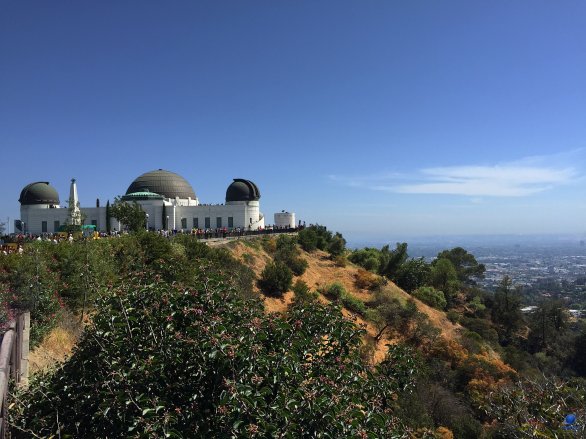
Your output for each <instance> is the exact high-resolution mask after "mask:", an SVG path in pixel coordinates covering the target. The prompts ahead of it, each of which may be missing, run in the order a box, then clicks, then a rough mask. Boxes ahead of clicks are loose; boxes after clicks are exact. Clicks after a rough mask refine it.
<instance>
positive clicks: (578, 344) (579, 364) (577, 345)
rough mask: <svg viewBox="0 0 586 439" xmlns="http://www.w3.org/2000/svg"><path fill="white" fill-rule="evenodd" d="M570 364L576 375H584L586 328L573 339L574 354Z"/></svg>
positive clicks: (585, 365) (585, 374)
mask: <svg viewBox="0 0 586 439" xmlns="http://www.w3.org/2000/svg"><path fill="white" fill-rule="evenodd" d="M570 366H571V367H572V368H573V369H574V371H575V372H576V373H577V374H578V375H580V376H582V377H586V328H583V329H582V331H581V332H580V334H579V335H578V336H577V337H576V339H575V340H574V355H573V357H572V358H571V361H570Z"/></svg>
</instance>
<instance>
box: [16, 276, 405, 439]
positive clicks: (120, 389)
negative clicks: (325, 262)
mask: <svg viewBox="0 0 586 439" xmlns="http://www.w3.org/2000/svg"><path fill="white" fill-rule="evenodd" d="M197 271H198V272H197V273H196V274H194V280H193V281H192V282H191V283H190V284H189V286H183V287H180V286H179V285H177V284H171V283H166V282H164V281H163V280H162V279H160V276H159V278H158V279H156V281H155V279H153V278H152V277H151V276H144V277H142V278H141V277H140V276H135V277H134V279H133V280H132V281H129V283H124V284H122V285H121V286H120V287H119V288H117V289H116V290H115V291H112V292H110V293H109V294H107V295H105V296H104V297H102V298H101V299H100V300H99V302H98V304H97V309H98V310H99V311H98V312H97V314H96V315H95V316H94V319H93V324H92V326H91V327H89V328H88V329H87V330H86V332H85V334H84V336H83V337H82V339H81V341H80V342H79V344H78V347H77V349H76V351H75V352H74V355H73V357H72V358H71V359H70V360H69V361H68V362H67V363H65V364H64V365H63V366H62V367H61V368H60V369H59V370H57V371H55V372H54V373H53V374H52V375H45V376H41V377H39V378H38V379H37V380H36V381H35V382H34V383H33V384H32V385H31V386H30V388H29V389H28V390H25V391H24V393H23V394H22V395H20V396H19V397H18V398H17V399H16V401H17V405H15V406H14V408H13V409H14V412H13V413H17V412H18V414H17V415H16V419H13V423H14V424H15V425H16V428H15V433H16V434H17V436H18V437H32V436H33V433H34V435H38V436H41V437H49V436H51V435H54V436H55V437H57V435H59V434H60V435H61V437H67V435H69V437H110V438H112V437H255V436H256V437H331V438H341V437H372V438H374V437H394V436H400V435H401V434H402V432H404V431H405V429H406V428H405V427H404V426H403V425H401V424H400V422H399V420H398V419H397V418H396V417H394V416H393V415H392V413H393V404H394V403H395V402H394V401H395V399H396V395H397V393H398V392H402V391H404V390H405V389H406V388H409V387H412V386H413V382H412V380H413V376H414V374H415V372H416V368H415V367H413V366H411V364H412V361H410V360H408V359H407V358H406V352H404V351H403V350H398V349H393V350H391V351H390V352H391V354H390V356H389V358H388V360H387V361H385V362H383V364H382V365H381V366H380V367H379V368H378V369H372V368H369V367H367V366H366V365H365V364H364V363H363V362H362V360H361V358H360V346H361V336H362V330H361V329H359V328H358V327H356V326H355V325H354V324H353V323H352V322H351V321H349V320H346V319H344V318H343V317H342V315H341V313H340V309H339V308H337V307H333V306H324V305H321V304H317V303H300V304H298V305H296V306H293V307H292V309H291V310H290V311H289V313H288V314H287V315H286V316H280V315H274V314H269V315H267V314H265V313H264V312H263V310H262V305H261V302H259V301H258V300H256V299H244V298H243V297H242V296H241V295H240V294H239V293H238V292H237V290H236V289H235V288H234V287H233V285H232V284H231V283H229V282H228V281H227V278H226V277H225V276H222V275H220V274H218V273H217V272H216V271H215V270H214V269H212V268H209V267H208V268H201V267H200V268H199V269H198V270H197ZM393 353H397V355H398V358H397V359H394V358H392V357H393ZM394 364H398V365H401V364H403V365H404V364H409V367H400V366H398V367H394V366H393V365H394ZM13 416H15V415H14V414H13Z"/></svg>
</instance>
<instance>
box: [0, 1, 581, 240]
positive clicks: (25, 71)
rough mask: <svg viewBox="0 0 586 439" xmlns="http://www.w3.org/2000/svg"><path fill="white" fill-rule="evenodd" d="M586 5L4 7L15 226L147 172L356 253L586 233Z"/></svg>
mask: <svg viewBox="0 0 586 439" xmlns="http://www.w3.org/2000/svg"><path fill="white" fill-rule="evenodd" d="M585 18H586V3H585V2H583V1H564V2H552V1H537V0H530V1H529V0H528V1H515V2H511V1H504V0H503V1H495V2H471V1H468V0H466V1H444V0H442V1H441V2H439V1H438V2H432V1H408V2H407V1H386V0H385V1H382V0H381V1H374V0H373V1H342V0H335V1H334V0H332V1H316V0H310V1H295V2H279V1H241V0H238V1H205V2H204V1H201V2H197V1H192V0H190V1H173V2H162V1H145V0H140V1H138V0H136V1H130V0H128V1H118V0H117V1H113V0H112V1H99V2H97V1H85V2H80V1H60V2H53V1H26V0H4V1H3V2H1V3H0V151H1V154H2V167H1V172H0V219H2V220H3V221H5V220H6V217H8V216H10V217H11V221H12V219H14V218H15V217H17V216H18V212H19V205H18V202H17V199H18V195H19V192H20V190H21V189H22V187H23V186H25V185H26V184H28V183H30V182H32V181H38V180H41V181H49V182H50V183H51V184H52V185H54V186H55V187H56V188H57V189H58V191H59V192H60V195H61V198H62V202H64V201H65V200H66V198H67V194H68V184H69V180H70V178H72V177H75V178H77V180H78V189H79V194H80V198H81V202H82V205H89V206H92V205H94V203H95V199H96V198H98V197H99V198H100V199H101V200H102V202H103V203H104V202H105V201H106V199H110V200H113V199H114V197H115V196H116V195H120V194H123V193H124V192H125V191H126V188H127V187H128V185H129V184H130V182H131V181H132V180H133V179H134V178H135V177H137V176H138V175H140V174H142V173H143V172H146V171H149V170H152V169H157V168H164V169H168V170H171V171H174V172H177V173H179V174H181V175H182V176H184V177H185V178H186V179H187V180H189V181H190V182H191V183H192V185H193V187H194V188H195V191H196V193H197V195H198V196H199V198H200V200H201V201H202V202H209V203H214V202H222V201H223V198H224V195H225V190H226V187H227V186H228V184H229V183H230V182H231V179H232V178H233V177H242V178H249V179H252V180H254V181H255V182H256V183H257V184H258V185H259V187H260V190H261V193H262V198H261V207H262V211H263V212H264V213H265V215H267V217H268V218H269V222H271V220H270V218H272V214H273V213H274V212H275V211H280V210H281V209H287V210H293V211H295V212H296V213H297V215H298V218H300V219H302V220H305V221H307V223H310V222H311V223H313V222H318V223H322V224H326V225H328V226H329V227H330V228H332V229H334V230H340V231H342V232H343V233H344V234H345V235H347V236H348V237H349V238H350V239H353V240H357V239H362V238H364V237H366V236H370V235H373V234H376V235H377V236H380V235H384V236H392V237H393V238H394V239H401V238H402V237H403V236H405V237H407V236H415V235H426V234H434V235H439V234H468V233H470V234H492V233H563V232H567V233H578V234H583V233H584V232H586V223H585V219H586V191H585V190H584V189H585V180H584V175H585V159H586V26H585V24H584V23H585Z"/></svg>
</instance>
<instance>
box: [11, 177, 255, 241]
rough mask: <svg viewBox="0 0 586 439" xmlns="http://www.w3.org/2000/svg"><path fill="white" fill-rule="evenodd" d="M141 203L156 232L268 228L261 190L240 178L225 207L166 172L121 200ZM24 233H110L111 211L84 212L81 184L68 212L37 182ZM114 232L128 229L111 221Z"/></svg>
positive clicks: (25, 194) (28, 198) (142, 180)
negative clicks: (89, 228) (205, 200)
mask: <svg viewBox="0 0 586 439" xmlns="http://www.w3.org/2000/svg"><path fill="white" fill-rule="evenodd" d="M121 199H122V200H123V201H126V202H137V203H138V204H140V206H141V208H142V209H143V210H144V211H145V216H146V218H145V219H146V223H147V224H148V228H149V229H151V230H161V229H164V230H182V231H188V230H192V229H216V228H227V229H229V230H231V229H235V228H240V229H244V230H258V229H262V228H264V226H265V219H264V215H263V214H262V213H261V212H260V204H259V200H260V191H259V189H258V187H257V186H256V184H254V183H253V182H252V181H250V180H245V179H241V178H236V179H234V181H233V182H232V183H231V184H230V185H229V186H228V189H227V190H226V198H225V202H224V203H222V204H201V203H200V202H199V199H198V198H197V196H196V195H195V191H194V190H193V188H192V186H191V185H190V184H189V182H187V180H185V179H184V178H183V177H181V176H180V175H178V174H175V173H173V172H170V171H165V170H163V169H158V170H155V171H150V172H147V173H145V174H142V175H140V176H139V177H137V178H136V179H135V180H134V181H133V182H132V183H131V184H130V186H129V187H128V189H127V190H126V194H125V195H124V196H122V197H121ZM19 202H20V220H17V221H16V222H15V231H16V232H20V233H33V234H42V233H55V232H57V231H58V230H59V228H60V227H61V226H63V225H66V224H80V223H81V222H83V223H84V224H93V225H95V226H96V229H97V230H98V231H106V230H108V227H107V224H106V221H107V216H108V215H107V212H106V210H107V208H106V206H96V207H81V206H79V201H78V199H77V184H76V181H75V180H72V181H71V189H70V194H69V199H68V207H63V206H61V204H60V199H59V194H58V193H57V191H56V190H55V188H53V187H52V186H51V185H50V184H49V183H48V182H35V183H31V184H29V185H27V186H25V188H24V189H23V190H22V191H21V193H20V198H19ZM109 229H110V230H117V231H120V230H124V224H121V223H120V222H119V221H118V220H117V219H115V218H110V227H109Z"/></svg>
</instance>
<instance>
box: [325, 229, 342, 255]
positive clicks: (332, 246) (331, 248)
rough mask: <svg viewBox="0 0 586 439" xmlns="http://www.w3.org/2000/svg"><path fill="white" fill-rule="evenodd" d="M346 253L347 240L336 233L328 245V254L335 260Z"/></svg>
mask: <svg viewBox="0 0 586 439" xmlns="http://www.w3.org/2000/svg"><path fill="white" fill-rule="evenodd" d="M345 251H346V240H345V239H344V237H343V236H342V235H341V234H340V233H336V234H335V235H334V236H333V237H332V238H331V240H330V242H329V243H328V253H329V254H330V255H331V256H332V257H333V258H335V257H336V256H341V255H343V254H344V252H345Z"/></svg>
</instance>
